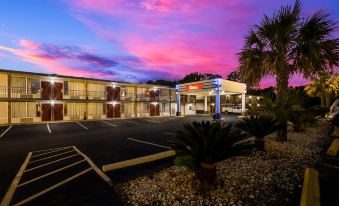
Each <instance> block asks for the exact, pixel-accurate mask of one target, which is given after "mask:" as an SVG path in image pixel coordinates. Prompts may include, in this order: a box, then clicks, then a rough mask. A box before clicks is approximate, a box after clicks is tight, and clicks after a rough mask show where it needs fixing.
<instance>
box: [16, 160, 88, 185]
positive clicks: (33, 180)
mask: <svg viewBox="0 0 339 206" xmlns="http://www.w3.org/2000/svg"><path fill="white" fill-rule="evenodd" d="M85 161H86V160H80V161H78V162H75V163H73V164H70V165H67V166H65V167H62V168H60V169H57V170H54V171H52V172H49V173H47V174H44V175H41V176H39V177H36V178H34V179H31V180H28V181H26V182H24V183H21V184H19V185H18V187H21V186H24V185H27V184H29V183H31V182H35V181H37V180H39V179H41V178H44V177H47V176H49V175H52V174H54V173H57V172H60V171H62V170H65V169H67V168H70V167H73V166H75V165H77V164H80V163H82V162H85Z"/></svg>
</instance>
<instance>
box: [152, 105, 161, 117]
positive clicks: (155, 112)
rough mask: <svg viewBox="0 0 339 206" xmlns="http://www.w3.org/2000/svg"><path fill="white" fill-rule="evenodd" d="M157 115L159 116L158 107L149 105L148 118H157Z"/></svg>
mask: <svg viewBox="0 0 339 206" xmlns="http://www.w3.org/2000/svg"><path fill="white" fill-rule="evenodd" d="M159 115H160V105H159V104H150V116H159Z"/></svg>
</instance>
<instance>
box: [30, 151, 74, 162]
mask: <svg viewBox="0 0 339 206" xmlns="http://www.w3.org/2000/svg"><path fill="white" fill-rule="evenodd" d="M71 152H75V151H74V150H70V151H67V152H63V153H59V154H56V155H52V156H48V157H44V158H41V159H38V160H34V161H30V162H29V163H30V164H31V163H35V162H40V161H42V160H47V159H50V158H53V157H57V156H60V155H63V154H67V153H71Z"/></svg>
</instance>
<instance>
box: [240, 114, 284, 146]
mask: <svg viewBox="0 0 339 206" xmlns="http://www.w3.org/2000/svg"><path fill="white" fill-rule="evenodd" d="M235 126H236V127H237V128H239V129H241V130H243V131H245V132H246V133H248V134H250V135H252V136H254V137H255V144H256V147H257V148H258V149H259V150H264V149H265V141H264V140H263V138H264V137H265V136H266V135H268V134H271V133H273V132H275V131H277V130H279V129H281V124H280V123H279V121H278V120H277V119H276V118H274V116H272V115H270V114H259V115H255V116H250V117H245V118H244V119H243V120H242V121H240V122H239V123H237V124H236V125H235Z"/></svg>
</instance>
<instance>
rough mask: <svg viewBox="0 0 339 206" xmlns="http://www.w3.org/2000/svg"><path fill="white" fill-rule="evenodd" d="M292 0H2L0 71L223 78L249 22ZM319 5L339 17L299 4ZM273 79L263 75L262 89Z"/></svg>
mask: <svg viewBox="0 0 339 206" xmlns="http://www.w3.org/2000/svg"><path fill="white" fill-rule="evenodd" d="M293 2H294V1H292V0H279V1H278V0H256V1H255V0H1V3H0V5H1V10H0V68H2V69H11V70H21V71H31V72H42V73H57V74H62V75H72V76H81V77H92V78H102V79H111V80H120V81H130V82H143V81H146V80H156V79H168V80H175V79H180V78H182V77H183V76H184V75H185V74H188V73H191V72H208V73H216V74H221V75H222V76H223V77H226V75H227V74H228V73H230V72H231V71H234V70H235V69H236V68H237V66H238V59H237V55H236V53H238V52H239V51H240V48H241V47H242V44H243V37H244V35H245V34H246V32H247V31H248V28H249V26H250V25H253V24H256V23H258V22H259V21H260V18H261V17H262V16H263V15H264V14H267V15H269V16H271V15H272V13H273V12H274V10H277V9H279V8H280V6H281V5H285V4H293ZM320 8H323V9H326V10H328V11H329V12H330V13H331V15H332V16H331V17H332V18H333V19H336V20H337V21H338V19H339V18H338V17H339V13H338V12H339V1H335V0H321V1H320V0H304V1H303V12H304V14H305V15H306V16H307V15H309V14H312V13H313V12H315V11H316V10H318V9H320ZM338 34H339V33H338V31H337V33H336V34H335V35H336V36H337V37H338ZM305 83H307V81H306V80H304V79H302V78H301V77H299V76H295V77H292V79H291V85H301V84H305ZM273 84H274V79H273V78H267V79H265V80H263V81H262V83H261V86H263V87H265V86H268V85H273Z"/></svg>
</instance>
